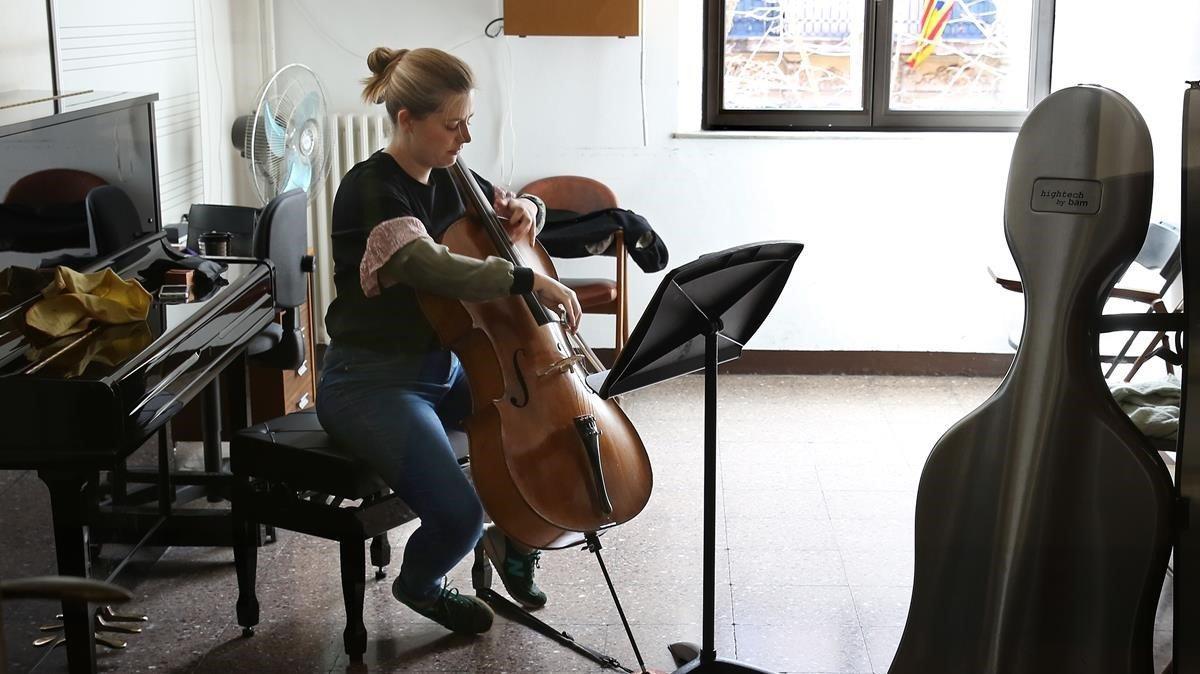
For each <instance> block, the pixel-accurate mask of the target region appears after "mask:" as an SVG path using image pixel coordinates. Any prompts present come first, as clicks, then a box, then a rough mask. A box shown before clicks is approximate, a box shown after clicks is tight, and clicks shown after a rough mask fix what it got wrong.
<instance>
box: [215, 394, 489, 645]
mask: <svg viewBox="0 0 1200 674" xmlns="http://www.w3.org/2000/svg"><path fill="white" fill-rule="evenodd" d="M456 435H460V436H461V435H462V434H461V433H458V434H456ZM455 440H465V436H462V438H455ZM455 446H456V449H458V450H459V456H460V462H462V463H463V464H464V470H466V456H465V455H466V451H465V442H458V441H456V442H455ZM229 456H230V470H231V471H232V473H233V476H234V478H233V482H234V484H233V494H232V498H231V499H230V500H231V507H232V511H233V523H234V524H233V526H234V548H233V550H234V562H235V565H236V567H237V579H238V600H237V618H238V624H239V625H241V626H242V633H243V635H245V636H249V635H251V634H253V633H254V630H253V628H254V626H255V625H257V624H258V612H259V606H258V599H257V597H256V596H255V592H254V585H255V577H256V570H257V563H258V547H257V543H258V541H257V540H256V537H257V535H258V525H259V524H267V525H272V526H275V527H281V528H284V529H290V530H292V531H297V532H300V533H305V534H309V535H311V536H320V537H321V538H325V539H328V540H334V541H338V542H339V543H340V545H341V575H342V598H343V601H344V602H345V606H346V629H345V631H344V632H343V640H344V643H345V646H346V654H347V655H349V656H350V658H351V660H354V661H356V662H357V661H361V659H362V655H363V653H364V652H365V651H366V649H367V629H366V627H365V626H364V625H363V596H364V593H365V591H366V582H365V578H364V576H365V573H364V571H365V567H366V559H365V556H364V554H363V542H364V541H365V540H366V539H368V538H371V539H374V540H373V541H372V543H371V564H372V565H374V566H375V567H377V568H378V571H377V572H376V575H375V578H376V579H380V578H382V577H383V576H384V572H383V567H384V566H386V565H387V564H388V563H389V561H390V557H391V548H390V546H389V544H388V540H387V531H388V530H389V529H392V528H394V527H398V526H400V525H401V524H404V523H405V522H408V521H410V520H413V519H415V518H416V515H415V514H414V513H413V512H412V510H411V509H409V507H408V506H407V505H406V504H405V503H404V502H403V501H401V500H400V499H399V498H398V497H397V496H396V495H395V494H392V493H391V492H390V490H389V489H388V487H387V485H385V484H384V483H383V481H382V480H381V479H380V478H379V476H378V475H376V474H375V473H374V472H373V471H372V470H371V469H370V468H369V467H367V466H366V465H365V464H363V463H361V462H359V461H358V460H357V459H355V458H353V457H352V456H350V455H349V454H347V453H345V452H344V451H342V450H341V449H340V448H338V447H337V446H336V445H335V444H334V443H333V441H332V440H331V439H330V438H329V436H328V435H326V433H325V431H324V429H322V428H321V424H320V422H319V421H318V420H317V415H316V413H315V412H313V411H311V410H309V411H304V412H295V413H292V414H288V415H285V416H282V417H278V418H275V419H272V420H270V421H267V422H264V423H261V424H258V425H255V426H251V427H250V428H247V429H244V430H242V431H239V432H237V433H235V434H234V436H233V439H232V441H231V442H230V448H229Z"/></svg>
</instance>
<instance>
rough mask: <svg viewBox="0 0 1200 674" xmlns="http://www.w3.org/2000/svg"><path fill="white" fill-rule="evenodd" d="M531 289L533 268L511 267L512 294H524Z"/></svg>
mask: <svg viewBox="0 0 1200 674" xmlns="http://www.w3.org/2000/svg"><path fill="white" fill-rule="evenodd" d="M532 290H533V269H530V268H529V267H513V283H512V289H511V290H509V292H510V293H512V294H513V295H524V294H525V293H527V292H530V291H532Z"/></svg>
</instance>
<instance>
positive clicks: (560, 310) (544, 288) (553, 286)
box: [533, 272, 583, 331]
mask: <svg viewBox="0 0 1200 674" xmlns="http://www.w3.org/2000/svg"><path fill="white" fill-rule="evenodd" d="M533 293H534V294H535V295H537V298H538V301H539V302H541V303H542V304H543V305H544V306H545V307H546V308H547V309H550V310H551V311H553V312H554V313H556V314H559V315H561V316H562V318H563V320H565V321H566V323H567V326H568V327H569V328H571V330H572V331H574V330H576V329H577V328H578V327H579V317H580V315H582V314H583V309H581V308H580V306H579V298H578V297H576V296H575V291H574V290H571V289H570V288H568V287H566V286H565V285H563V284H561V283H559V282H558V281H555V280H554V279H553V278H551V277H549V276H546V275H545V274H543V273H541V272H534V273H533Z"/></svg>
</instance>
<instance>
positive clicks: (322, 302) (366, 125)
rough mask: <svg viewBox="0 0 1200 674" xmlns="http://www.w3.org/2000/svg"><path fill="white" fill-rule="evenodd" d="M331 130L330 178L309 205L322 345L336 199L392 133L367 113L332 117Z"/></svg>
mask: <svg viewBox="0 0 1200 674" xmlns="http://www.w3.org/2000/svg"><path fill="white" fill-rule="evenodd" d="M329 128H330V129H331V130H332V133H333V134H334V136H333V142H332V143H330V146H331V147H330V152H329V177H328V178H327V179H326V180H325V185H324V186H323V188H322V189H321V191H320V192H319V193H318V194H317V198H316V199H313V200H312V201H311V202H310V203H309V206H308V223H309V229H310V231H309V233H308V240H309V242H310V244H311V245H312V247H313V250H314V251H316V258H317V271H316V274H315V278H314V279H313V280H314V283H313V287H314V291H313V292H314V294H315V297H314V298H313V323H315V325H314V326H313V327H314V328H315V329H316V333H315V337H316V341H318V342H321V343H323V344H328V343H329V335H328V334H326V332H325V311H326V309H328V308H329V303H330V302H332V301H333V298H334V295H336V291H335V290H334V287H333V249H332V246H331V244H330V239H329V232H330V224H331V220H332V215H333V197H334V195H335V194H337V189H338V185H340V184H341V183H342V176H344V175H346V172H347V171H349V170H350V168H351V167H352V166H354V165H355V164H357V163H358V162H360V161H362V160H364V159H366V158H367V157H369V156H370V155H371V154H372V153H373V152H375V150H378V149H379V148H381V147H383V146H385V145H387V143H388V138H389V136H391V132H392V128H391V124H389V123H388V119H387V117H384V116H382V115H368V114H337V115H330V116H329Z"/></svg>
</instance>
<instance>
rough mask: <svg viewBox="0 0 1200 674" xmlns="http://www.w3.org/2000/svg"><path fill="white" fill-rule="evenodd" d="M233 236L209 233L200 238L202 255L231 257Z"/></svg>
mask: <svg viewBox="0 0 1200 674" xmlns="http://www.w3.org/2000/svg"><path fill="white" fill-rule="evenodd" d="M232 241H233V235H232V234H230V233H229V232H208V233H207V234H202V235H201V236H200V254H201V255H205V256H209V257H212V256H218V257H223V256H227V255H229V244H230V243H231V242H232Z"/></svg>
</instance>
